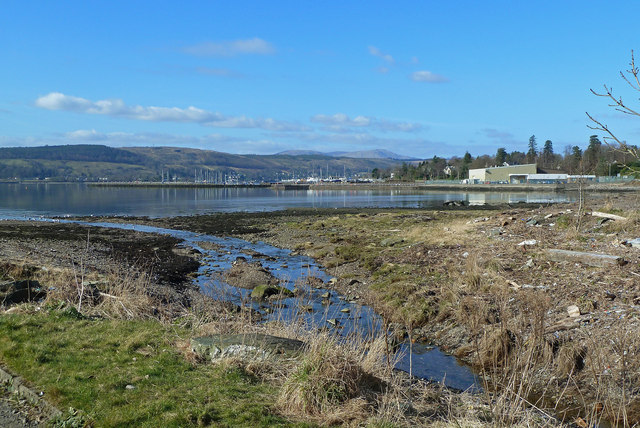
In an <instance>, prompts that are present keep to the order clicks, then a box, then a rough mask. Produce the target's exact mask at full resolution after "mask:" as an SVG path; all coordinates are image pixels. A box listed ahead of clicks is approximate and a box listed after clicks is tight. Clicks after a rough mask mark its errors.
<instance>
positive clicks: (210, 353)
mask: <svg viewBox="0 0 640 428" xmlns="http://www.w3.org/2000/svg"><path fill="white" fill-rule="evenodd" d="M304 346H305V344H304V342H302V341H300V340H296V339H288V338H285V337H278V336H272V335H267V334H258V333H247V334H214V335H211V336H201V337H194V338H192V339H191V350H192V351H193V352H194V353H195V354H196V355H198V356H199V357H200V358H202V359H205V360H210V361H215V360H218V359H221V358H252V359H253V358H255V359H258V360H264V359H266V358H269V357H273V356H282V357H296V356H298V355H299V354H300V353H301V352H302V350H303V349H304Z"/></svg>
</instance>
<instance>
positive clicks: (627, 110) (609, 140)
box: [587, 50, 640, 173]
mask: <svg viewBox="0 0 640 428" xmlns="http://www.w3.org/2000/svg"><path fill="white" fill-rule="evenodd" d="M629 66H630V68H629V69H628V70H626V71H625V72H623V71H621V72H620V76H621V77H622V79H623V80H624V81H625V82H627V84H628V85H629V86H630V87H631V88H632V89H633V90H634V91H637V92H640V72H639V70H638V67H636V64H635V58H634V55H633V50H632V51H631V62H630V63H629ZM603 86H604V91H603V92H597V91H594V90H593V89H591V92H592V93H593V94H594V95H596V96H598V97H604V98H607V99H608V101H609V102H610V104H609V107H613V108H614V109H615V110H616V111H619V112H622V113H624V114H628V115H631V116H640V112H638V111H637V110H634V109H633V108H631V107H629V104H627V103H625V101H623V100H622V97H621V96H615V95H614V94H613V88H612V87H611V86H607V85H606V84H605V85H603ZM587 116H588V117H589V119H591V121H592V122H593V123H594V124H595V125H587V126H588V127H589V128H591V129H594V130H596V131H601V132H603V133H604V134H605V136H603V140H604V142H605V143H606V144H607V145H608V146H610V147H613V148H614V149H615V150H618V151H621V152H623V153H625V154H629V155H631V157H632V158H633V160H637V159H638V158H639V157H640V150H638V147H637V146H634V145H630V144H628V143H627V142H626V141H625V140H621V139H619V138H618V137H617V136H616V135H615V134H614V133H613V131H611V129H609V127H608V126H607V125H606V124H604V123H602V122H601V121H599V120H598V119H596V118H594V117H593V116H591V115H590V114H589V113H587ZM633 160H632V161H633ZM627 167H628V168H629V169H630V170H631V172H633V173H640V168H638V167H629V164H627Z"/></svg>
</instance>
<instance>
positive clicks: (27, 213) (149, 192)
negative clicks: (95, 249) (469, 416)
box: [0, 183, 569, 389]
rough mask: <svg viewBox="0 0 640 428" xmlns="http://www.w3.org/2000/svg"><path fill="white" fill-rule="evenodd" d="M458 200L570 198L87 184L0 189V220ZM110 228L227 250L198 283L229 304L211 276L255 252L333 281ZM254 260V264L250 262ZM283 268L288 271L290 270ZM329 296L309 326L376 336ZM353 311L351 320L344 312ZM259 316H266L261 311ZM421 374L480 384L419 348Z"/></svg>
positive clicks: (235, 248)
mask: <svg viewBox="0 0 640 428" xmlns="http://www.w3.org/2000/svg"><path fill="white" fill-rule="evenodd" d="M450 200H457V201H465V202H467V203H469V204H485V203H489V204H495V203H517V202H536V203H546V202H566V201H568V200H569V199H568V197H567V196H566V195H564V194H561V193H553V192H549V193H524V192H514V193H507V192H442V191H440V192H434V191H429V192H425V191H415V190H414V191H412V190H410V189H398V190H395V189H380V190H274V189H269V188H200V189H195V188H146V187H140V188H136V187H121V188H118V187H89V186H86V185H84V184H53V183H42V184H6V183H2V184H0V218H22V217H40V216H44V217H51V216H64V215H131V216H150V217H165V216H176V215H189V214H203V213H209V212H233V211H272V210H279V209H285V208H294V207H317V208H321V207H322V208H332V207H335V208H338V207H401V208H420V207H424V208H437V207H441V206H442V204H443V202H445V201H450ZM96 225H102V226H107V227H118V228H131V229H137V230H143V231H148V232H155V233H165V234H170V235H173V236H175V237H178V238H180V239H184V240H185V241H186V242H187V243H188V244H190V245H191V246H194V247H196V248H199V247H198V242H199V241H210V242H214V243H216V244H218V245H221V246H222V248H223V250H222V251H206V250H204V249H202V248H199V249H200V250H201V251H202V252H203V253H204V254H205V255H206V257H205V260H207V262H206V263H205V264H204V265H203V267H202V268H201V269H200V275H199V276H198V278H197V279H196V280H195V281H196V283H197V284H198V285H199V286H200V287H201V289H202V291H203V292H205V293H207V294H211V295H213V296H218V297H220V296H226V298H231V299H232V300H233V299H235V298H237V299H241V300H246V299H247V296H246V293H247V290H242V289H235V288H231V287H230V286H229V285H228V284H224V283H223V282H221V281H216V280H214V279H213V278H212V276H211V275H212V274H215V273H220V272H221V271H223V270H224V269H226V268H228V267H229V266H230V263H231V262H232V261H233V260H234V259H235V257H237V256H238V255H240V254H241V253H240V251H241V250H242V249H246V248H251V249H254V250H256V251H258V252H260V253H263V254H267V255H269V256H273V257H274V259H275V261H274V262H273V263H272V265H270V264H269V263H267V262H265V263H266V264H265V267H267V268H269V269H270V270H272V272H274V274H275V275H276V276H278V277H281V279H283V280H285V279H286V281H287V286H288V287H290V288H292V287H293V283H294V282H295V280H296V279H298V278H299V277H302V276H304V275H305V274H306V275H309V274H313V275H316V276H319V277H321V278H322V279H324V280H326V279H328V276H327V275H326V274H325V273H324V272H322V271H321V270H320V269H318V267H317V266H316V265H315V264H314V263H313V260H312V259H309V258H306V257H303V256H292V255H291V254H290V253H289V251H287V250H282V249H278V248H274V247H271V246H268V245H265V244H262V243H257V244H252V243H249V242H246V241H241V240H237V239H230V238H226V239H223V238H218V237H213V236H207V235H200V234H194V233H191V232H186V231H176V230H168V229H156V228H150V227H145V226H134V225H123V224H120V225H111V224H96ZM243 256H244V257H247V258H249V259H250V258H251V257H250V256H246V255H243ZM283 266H288V268H287V269H285V268H283ZM325 291H326V290H322V289H308V290H307V293H306V296H307V297H306V298H307V299H308V300H306V304H311V305H312V306H313V308H314V310H313V312H312V313H311V314H310V315H309V317H310V318H309V320H308V321H309V322H311V323H314V324H315V325H318V326H321V325H326V323H327V319H336V320H337V322H338V324H339V326H340V327H341V329H340V330H341V332H342V333H346V332H350V331H352V330H354V329H356V330H359V331H365V332H366V331H372V330H376V329H377V328H379V327H377V326H379V324H380V321H379V319H378V317H377V315H376V314H375V313H374V312H373V311H372V310H371V309H370V308H368V307H366V306H360V305H358V304H354V303H350V302H346V301H345V300H344V299H343V298H342V297H341V296H339V295H337V294H334V293H333V292H332V294H331V298H330V301H331V305H329V306H328V307H324V306H322V304H321V299H319V297H318V296H320V295H321V294H322V293H324V292H325ZM297 299H299V298H296V299H293V298H292V299H288V300H290V301H287V302H286V305H285V306H284V308H280V309H279V310H278V311H277V312H276V315H275V316H278V317H284V318H285V319H288V318H296V317H297V316H299V315H300V313H299V310H300V302H297ZM344 308H349V313H348V314H345V313H343V312H341V309H344ZM257 309H260V308H257ZM402 350H403V351H404V353H405V355H404V357H403V358H401V360H400V361H399V364H398V367H399V368H402V369H404V370H408V368H409V358H408V357H409V356H408V349H407V347H406V346H403V347H402ZM413 351H414V352H413V355H412V359H413V369H414V374H415V375H417V376H419V377H423V378H428V379H434V380H443V379H446V384H448V385H449V386H453V387H456V388H460V389H466V388H469V387H472V386H473V385H477V378H476V377H475V376H474V375H473V373H471V371H470V370H469V369H468V368H466V367H464V366H461V365H460V364H459V363H458V362H457V361H456V360H455V358H453V357H451V356H448V355H446V354H443V353H441V352H440V351H439V350H438V349H437V348H436V349H430V348H423V347H420V346H416V348H415V349H414V350H413Z"/></svg>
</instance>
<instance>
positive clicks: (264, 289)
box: [251, 284, 294, 300]
mask: <svg viewBox="0 0 640 428" xmlns="http://www.w3.org/2000/svg"><path fill="white" fill-rule="evenodd" d="M293 295H294V294H293V291H291V290H289V289H288V288H285V287H280V286H278V285H270V284H262V285H258V286H257V287H256V288H254V289H253V290H252V291H251V298H252V299H255V300H264V299H267V298H269V297H272V296H279V297H293Z"/></svg>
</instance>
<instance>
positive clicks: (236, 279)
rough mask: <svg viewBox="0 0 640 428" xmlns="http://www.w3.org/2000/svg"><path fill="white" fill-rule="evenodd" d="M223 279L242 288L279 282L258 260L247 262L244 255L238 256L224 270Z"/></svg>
mask: <svg viewBox="0 0 640 428" xmlns="http://www.w3.org/2000/svg"><path fill="white" fill-rule="evenodd" d="M225 281H226V282H227V283H228V284H230V285H233V286H234V287H242V288H255V287H257V286H259V285H262V284H269V285H275V284H277V283H278V282H279V281H278V278H276V277H275V276H274V275H273V274H272V273H271V272H269V271H268V270H266V269H265V268H263V267H262V264H261V263H260V262H253V263H248V262H247V261H246V259H245V258H244V257H238V258H237V259H236V260H235V261H234V262H233V266H232V267H231V269H228V270H227V271H225Z"/></svg>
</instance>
